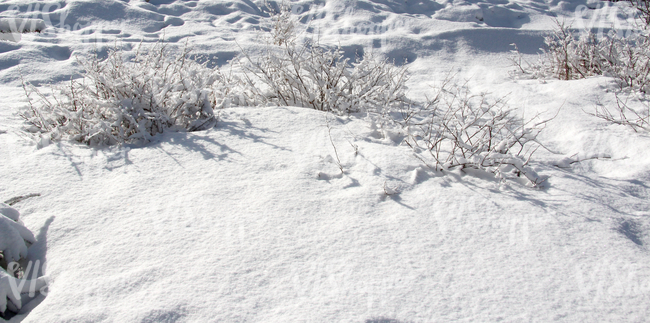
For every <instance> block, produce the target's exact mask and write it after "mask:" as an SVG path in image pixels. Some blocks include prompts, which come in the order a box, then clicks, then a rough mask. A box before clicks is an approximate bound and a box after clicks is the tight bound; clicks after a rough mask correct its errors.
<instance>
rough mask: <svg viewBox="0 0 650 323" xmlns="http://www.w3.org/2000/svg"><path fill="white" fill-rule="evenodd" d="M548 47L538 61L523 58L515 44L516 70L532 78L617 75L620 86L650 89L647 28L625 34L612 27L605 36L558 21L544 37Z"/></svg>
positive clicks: (649, 57) (639, 89)
mask: <svg viewBox="0 0 650 323" xmlns="http://www.w3.org/2000/svg"><path fill="white" fill-rule="evenodd" d="M544 42H545V45H546V48H545V50H544V52H543V53H542V55H541V56H540V58H539V59H538V61H537V62H534V63H529V62H525V61H524V60H523V59H522V56H521V54H520V53H519V51H518V49H517V47H516V45H515V50H513V55H512V57H511V61H512V62H513V65H514V66H515V67H516V68H517V70H516V73H518V74H519V75H523V76H526V77H531V78H548V77H553V78H558V79H561V80H572V79H580V78H585V77H588V76H592V75H609V76H612V77H614V78H615V79H616V80H617V82H618V84H619V86H620V88H621V89H624V88H630V89H633V90H636V91H640V92H644V93H648V92H649V91H650V33H649V32H648V31H647V30H646V31H643V32H638V33H631V35H629V37H624V36H623V35H622V34H621V33H618V32H616V31H610V33H608V34H606V35H602V37H598V36H597V35H595V34H593V33H591V32H586V31H582V32H580V33H577V32H575V31H573V30H571V29H570V26H567V25H565V24H564V23H560V22H557V26H556V28H555V29H554V31H553V33H552V34H551V35H549V36H547V37H545V40H544Z"/></svg>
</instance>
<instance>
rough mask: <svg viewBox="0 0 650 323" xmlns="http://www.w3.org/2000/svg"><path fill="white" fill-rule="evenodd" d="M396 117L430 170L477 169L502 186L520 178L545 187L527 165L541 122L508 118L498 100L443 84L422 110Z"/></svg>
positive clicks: (510, 115)
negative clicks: (510, 180) (499, 180)
mask: <svg viewBox="0 0 650 323" xmlns="http://www.w3.org/2000/svg"><path fill="white" fill-rule="evenodd" d="M402 115H403V121H402V124H403V125H404V126H405V127H406V129H407V133H408V139H407V141H406V142H407V144H408V145H409V146H410V147H412V148H413V149H414V151H415V154H416V156H417V157H418V158H419V159H420V160H421V161H422V162H424V163H425V164H427V165H428V166H429V167H431V168H433V169H436V170H449V169H452V168H461V169H463V168H474V169H480V170H484V171H487V172H490V173H493V174H495V175H496V176H497V177H498V178H500V179H503V180H505V179H507V178H514V177H522V178H525V179H526V181H527V182H528V183H529V184H530V185H532V186H538V185H540V184H541V183H543V182H544V181H545V179H544V178H542V177H540V176H538V175H537V174H536V173H535V171H533V170H532V169H531V168H530V167H528V164H529V161H530V159H531V157H532V155H533V154H534V153H535V151H536V150H537V149H538V148H539V147H541V144H540V143H539V142H538V140H537V137H538V135H539V133H540V132H541V131H542V130H543V129H544V126H545V124H546V122H547V121H546V120H539V118H534V119H533V120H530V121H524V120H522V119H520V118H518V117H516V116H514V115H513V113H512V111H511V110H509V109H508V107H507V105H506V102H505V100H504V99H496V100H491V99H489V98H488V96H487V95H486V94H478V95H474V94H472V93H471V92H470V91H469V89H468V88H467V86H466V85H449V82H447V83H446V84H445V85H444V86H442V87H441V88H439V89H437V90H436V92H435V95H434V97H433V98H431V99H429V100H428V101H427V103H426V104H425V105H424V106H419V107H410V108H409V109H408V110H404V112H403V114H402Z"/></svg>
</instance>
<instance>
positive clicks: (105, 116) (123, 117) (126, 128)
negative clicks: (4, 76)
mask: <svg viewBox="0 0 650 323" xmlns="http://www.w3.org/2000/svg"><path fill="white" fill-rule="evenodd" d="M189 57H190V52H189V50H187V49H185V50H183V51H182V52H181V53H180V54H178V55H176V56H175V55H174V54H172V52H171V51H170V50H169V49H168V48H166V46H165V45H164V44H157V45H156V46H155V47H153V48H145V47H144V46H142V45H140V47H138V48H137V50H136V53H135V56H134V57H132V58H128V57H126V56H125V54H124V53H123V52H122V51H121V50H119V49H117V48H115V49H112V50H110V51H109V53H108V57H107V58H106V59H103V60H102V59H100V58H99V57H98V56H94V57H92V58H89V59H84V58H82V59H79V63H80V64H81V65H82V66H83V68H84V72H83V73H82V75H81V78H80V79H73V80H71V81H70V82H69V83H68V84H67V85H65V86H60V87H57V88H56V92H58V93H56V92H55V91H53V92H54V93H53V95H52V96H46V95H44V94H43V93H41V92H40V91H38V90H37V89H36V88H34V87H32V86H29V84H25V83H23V86H24V89H25V93H26V95H27V97H28V99H29V104H30V107H29V109H27V111H25V112H24V113H22V116H23V118H24V119H25V120H26V121H27V122H28V123H29V124H30V125H31V126H30V128H29V129H28V130H30V131H31V132H34V133H39V134H42V135H46V136H48V138H49V139H52V140H57V139H72V140H75V141H78V142H81V143H85V144H89V145H113V144H118V143H123V142H133V141H142V140H144V141H147V140H149V139H151V137H152V136H154V135H155V134H157V133H161V132H163V131H164V130H165V129H183V130H187V131H195V130H202V129H206V128H209V127H211V126H213V125H214V124H215V122H216V117H215V112H214V110H215V109H218V108H221V107H223V106H227V105H229V104H230V103H231V101H233V100H235V101H237V100H238V97H235V96H234V95H233V91H232V89H233V87H234V85H233V83H236V81H234V80H233V79H232V78H230V77H229V76H226V75H224V74H222V73H220V72H219V71H218V70H212V69H209V68H207V67H206V66H205V64H199V63H197V62H195V61H193V60H191V59H189ZM32 96H36V98H34V99H32Z"/></svg>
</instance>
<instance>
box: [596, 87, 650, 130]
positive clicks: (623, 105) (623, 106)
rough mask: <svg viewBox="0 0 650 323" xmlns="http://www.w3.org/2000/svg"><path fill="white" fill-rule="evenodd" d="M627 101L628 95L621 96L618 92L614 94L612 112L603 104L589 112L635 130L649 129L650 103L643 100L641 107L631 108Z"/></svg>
mask: <svg viewBox="0 0 650 323" xmlns="http://www.w3.org/2000/svg"><path fill="white" fill-rule="evenodd" d="M628 101H629V97H628V98H621V95H620V94H616V108H615V109H614V112H611V111H610V109H608V108H607V107H605V106H604V105H602V104H599V105H597V106H596V111H595V112H593V113H589V114H591V115H593V116H596V117H599V118H601V119H604V120H606V121H609V122H611V123H613V124H619V125H624V126H628V127H630V128H632V129H633V130H634V131H635V132H638V131H640V130H645V131H650V103H649V102H648V101H645V102H643V104H645V107H644V108H643V109H633V108H631V107H629V105H628ZM638 103H642V102H638Z"/></svg>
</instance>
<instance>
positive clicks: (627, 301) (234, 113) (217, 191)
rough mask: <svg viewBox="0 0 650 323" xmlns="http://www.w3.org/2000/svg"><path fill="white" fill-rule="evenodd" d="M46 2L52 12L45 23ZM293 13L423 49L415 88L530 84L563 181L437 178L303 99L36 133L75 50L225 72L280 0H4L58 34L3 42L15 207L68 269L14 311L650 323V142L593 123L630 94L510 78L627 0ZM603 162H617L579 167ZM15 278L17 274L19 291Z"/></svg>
mask: <svg viewBox="0 0 650 323" xmlns="http://www.w3.org/2000/svg"><path fill="white" fill-rule="evenodd" d="M36 4H39V9H38V10H39V11H45V12H49V13H50V14H48V15H46V17H45V16H43V15H40V16H38V17H34V16H32V15H30V14H29V10H32V11H33V10H34V8H35V7H34V6H35V5H36ZM294 4H295V6H294V10H295V14H297V15H300V17H301V19H302V21H303V22H305V24H304V25H303V26H302V28H303V29H302V32H304V33H305V34H307V35H308V34H310V33H311V34H313V35H317V34H318V33H319V34H320V37H321V40H322V42H324V43H327V44H332V45H338V44H340V45H341V47H342V49H343V50H344V51H345V52H346V55H349V56H350V57H354V55H356V54H362V53H363V52H370V51H373V52H376V53H380V54H383V55H386V56H387V57H389V58H391V59H395V61H396V62H398V63H400V64H401V63H402V62H404V64H406V65H407V66H408V68H409V70H410V71H411V73H412V78H411V80H410V82H409V84H408V85H409V87H410V91H411V92H410V94H411V95H413V96H415V97H424V96H425V95H427V94H428V93H430V92H429V91H430V86H431V85H435V84H436V83H437V82H441V81H442V80H444V77H445V76H446V75H448V74H449V73H450V72H451V73H454V74H456V75H457V78H459V79H461V80H462V79H468V82H467V84H468V86H470V88H471V89H473V90H474V91H476V92H481V91H485V92H490V93H492V95H493V96H495V97H501V96H505V95H508V97H507V98H508V103H509V105H510V106H511V107H513V108H515V109H517V112H518V113H519V114H520V115H521V116H522V117H527V116H532V115H535V114H537V113H541V114H543V115H544V116H547V117H552V116H554V115H557V116H556V117H555V118H554V119H553V120H552V121H551V122H549V124H548V126H547V128H546V129H545V131H544V132H543V133H542V135H540V136H541V137H540V139H541V140H542V142H544V143H545V144H546V146H547V147H548V148H549V150H551V151H553V152H556V153H557V154H556V153H552V152H549V151H540V152H538V153H537V155H536V159H535V161H534V163H533V168H534V170H535V171H536V172H537V173H539V174H540V175H542V176H549V180H548V187H547V188H545V189H538V190H533V189H530V188H527V187H525V186H523V185H519V184H518V183H516V182H509V183H506V184H503V183H500V182H498V181H495V180H494V178H492V177H490V176H487V174H483V173H479V172H473V171H471V170H466V171H460V170H454V171H451V172H449V173H447V174H444V175H443V174H442V173H439V172H433V171H431V170H428V169H427V168H426V167H424V166H423V165H422V164H421V162H420V161H419V160H417V159H416V158H414V157H413V156H412V152H411V150H409V148H408V147H406V146H404V145H401V144H400V143H401V141H402V138H403V137H404V136H403V134H400V133H398V132H391V131H384V130H382V129H379V128H378V127H376V126H374V125H372V124H369V123H368V122H367V120H365V119H364V116H362V115H354V116H351V117H349V118H347V117H346V118H343V117H340V118H335V117H333V116H328V117H327V118H329V119H326V115H325V114H323V113H322V112H318V111H314V110H308V109H301V108H294V107H279V108H278V107H265V108H228V109H224V110H222V112H221V115H220V122H219V123H218V125H217V127H216V128H214V129H211V130H207V131H201V132H194V133H173V132H172V133H165V134H161V135H158V136H156V137H154V139H153V141H152V142H151V143H150V144H147V145H144V146H123V147H113V148H104V149H91V148H87V147H83V146H79V145H75V144H72V143H68V142H61V143H51V144H49V145H40V146H38V147H37V145H35V144H34V143H33V142H31V141H29V140H27V139H25V136H24V135H22V134H21V132H20V131H21V129H22V127H23V123H22V121H21V119H20V117H19V116H18V115H17V114H18V112H19V111H20V109H22V108H24V107H25V106H26V104H27V102H26V99H25V96H24V93H23V92H22V88H21V87H20V85H21V80H20V78H21V73H22V75H23V78H24V79H25V80H26V81H30V82H33V83H34V84H36V85H37V86H40V88H41V89H42V90H43V92H44V93H49V90H48V87H47V86H46V84H48V83H56V82H61V81H65V80H69V79H70V77H71V76H73V75H76V74H77V73H78V65H77V63H76V60H75V56H76V55H82V56H83V55H90V54H91V53H92V52H93V51H97V52H98V53H99V54H100V55H101V54H102V53H106V48H108V47H111V46H114V44H115V43H116V40H117V42H118V43H119V44H120V45H121V46H123V47H125V50H126V51H127V52H128V51H129V50H132V48H135V46H134V45H135V44H137V43H139V42H145V43H154V42H157V41H159V40H160V39H163V38H164V39H165V40H166V41H167V42H169V43H170V44H172V45H178V46H179V47H182V46H184V45H185V44H186V43H187V44H188V45H189V46H191V47H193V48H194V49H195V50H196V52H197V54H200V55H204V56H205V57H207V58H208V59H210V64H211V66H219V65H223V64H225V63H226V61H228V60H230V59H232V58H234V57H236V55H237V53H238V52H239V47H238V46H242V47H244V48H247V49H250V51H251V53H255V52H256V51H257V50H259V49H260V48H261V47H260V46H261V45H260V42H259V38H258V36H257V31H256V30H257V29H259V28H260V27H264V26H265V25H264V23H265V22H264V21H265V17H266V15H265V14H264V13H263V11H262V10H261V9H260V8H261V7H262V2H261V1H254V2H251V1H240V0H232V1H213V0H205V1H193V0H187V1H181V0H151V1H149V2H145V1H139V0H120V1H117V0H83V1H73V0H67V1H58V2H43V1H17V0H8V1H7V0H0V18H2V19H9V18H25V19H41V20H43V21H44V22H45V23H46V24H47V25H48V28H47V29H45V30H43V31H42V32H41V33H25V34H21V38H20V39H18V40H17V39H12V40H10V41H3V40H0V129H2V131H0V200H7V199H9V198H11V197H14V196H19V195H24V194H26V193H31V192H38V193H40V194H41V196H40V197H34V198H30V199H28V200H25V201H22V202H19V203H18V204H16V205H15V206H14V207H15V208H18V209H19V210H20V211H21V213H22V217H21V218H22V221H24V223H25V226H26V227H27V228H29V229H31V230H32V231H33V232H35V233H37V235H36V237H34V236H29V238H31V239H33V241H35V243H36V244H35V245H34V246H33V247H32V248H31V249H30V251H29V254H27V258H28V259H30V260H34V259H39V260H41V264H42V263H44V262H46V264H47V272H46V273H47V275H48V277H50V283H49V288H48V292H47V296H46V297H45V298H41V299H38V300H35V301H34V302H32V303H30V304H32V306H25V307H23V310H22V311H21V312H20V313H19V314H18V315H16V316H15V317H13V318H12V319H11V320H10V321H11V322H20V321H22V322H79V321H84V322H386V321H391V320H393V321H392V322H436V321H452V320H459V321H483V322H486V321H502V320H503V321H541V322H546V321H561V322H595V321H612V322H643V321H646V320H647V318H648V317H650V308H649V307H648V304H649V302H650V299H649V298H650V256H649V254H648V249H647V244H648V243H650V240H649V238H650V236H649V235H648V232H649V230H650V211H649V210H650V203H649V201H650V162H649V161H650V149H648V147H650V136H649V135H648V134H647V133H635V132H633V131H632V130H630V129H627V128H625V127H622V126H617V125H610V124H607V123H605V122H604V121H602V120H600V119H597V118H595V117H592V116H590V115H588V114H586V113H584V111H590V109H593V108H594V107H595V105H596V104H597V103H599V104H606V105H607V104H609V105H612V104H615V97H614V94H613V93H612V91H613V90H614V85H613V84H612V82H611V80H610V79H608V78H606V77H593V78H588V79H583V80H576V81H569V82H566V81H558V80H547V81H544V82H540V81H538V80H513V79H512V78H511V77H510V76H509V73H508V71H509V70H511V67H510V62H509V61H508V57H509V55H510V50H511V49H512V47H511V46H510V44H512V43H517V45H518V47H519V50H520V52H522V53H523V54H524V55H525V56H526V57H528V58H531V59H534V57H535V55H536V53H537V52H538V50H539V48H540V47H541V46H542V45H543V35H544V33H545V32H547V31H548V30H550V29H551V28H552V26H553V22H552V20H553V19H554V18H556V17H560V18H564V19H568V20H572V21H573V22H574V23H575V24H576V26H577V25H579V24H583V25H584V26H588V27H590V28H591V27H593V28H609V27H610V26H611V24H612V23H619V24H622V25H623V26H626V25H625V24H627V23H629V22H627V21H623V20H621V19H619V18H617V17H621V16H623V15H622V14H619V15H616V14H614V15H612V14H610V13H611V12H614V11H613V10H614V9H616V8H618V6H622V4H620V3H619V4H615V3H610V2H593V1H582V0H578V1H548V2H544V1H533V0H530V1H526V0H523V1H514V0H509V1H508V0H506V1H502V0H486V1H482V0H470V1H439V2H435V1H429V0H424V1H394V0H374V1H368V0H358V1H353V2H349V1H342V0H335V1H326V2H312V1H301V2H295V3H294ZM30 6H31V7H30ZM44 6H48V7H47V8H46V9H44ZM585 8H586V9H585ZM590 8H593V9H590ZM624 9H625V8H623V9H621V10H624ZM577 10H584V14H581V15H580V16H579V17H578V18H576V15H575V12H576V11H577ZM580 12H582V11H580ZM621 12H624V11H621ZM48 19H49V20H48ZM307 23H309V24H307ZM66 26H67V28H66ZM75 26H76V27H75ZM0 35H1V34H0ZM132 45H133V46H132ZM327 120H329V121H327ZM328 123H329V125H330V126H331V131H328V127H327V125H328ZM330 133H331V138H330V135H329V134H330ZM332 143H333V144H334V146H335V147H336V151H335V150H334V147H333V145H332ZM335 154H338V156H339V158H340V160H341V166H342V168H343V169H344V171H345V173H344V174H341V172H340V170H339V167H338V165H336V162H335V161H336V159H337V158H335V157H334V156H335ZM593 156H609V157H611V158H610V159H608V160H600V159H589V160H585V161H583V162H579V163H572V162H573V161H575V160H578V159H585V158H589V157H593ZM558 165H559V166H562V167H557V166H558ZM12 212H13V211H11V209H8V208H6V207H5V206H0V213H2V215H1V216H0V230H2V231H0V246H2V245H3V244H2V243H3V241H9V240H7V237H11V238H12V239H13V238H16V237H18V236H20V237H22V238H23V239H26V238H25V237H26V232H25V231H24V230H23V231H21V230H22V229H20V225H18V223H17V222H15V221H14V220H15V217H17V215H16V213H12ZM7 228H9V229H7ZM11 241H13V240H11ZM10 247H11V250H12V253H13V254H15V255H25V253H26V250H23V249H21V247H20V246H13V245H11V246H10ZM35 247H36V248H35ZM45 260H46V261H45ZM0 274H2V273H0ZM38 274H39V275H41V274H45V268H40V269H39V270H38ZM30 278H32V276H30ZM7 284H8V280H6V278H5V276H1V277H0V292H1V291H3V290H4V291H5V292H6V288H3V287H2V286H6V285H7ZM0 299H2V300H4V299H6V298H5V297H2V295H0ZM2 300H0V302H1V301H2ZM0 305H2V304H0Z"/></svg>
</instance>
